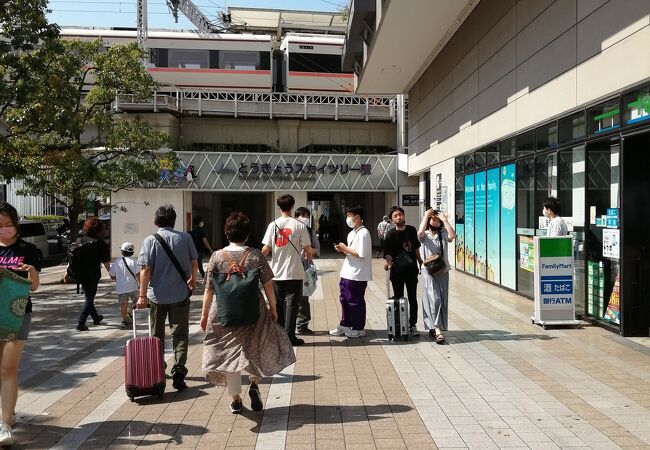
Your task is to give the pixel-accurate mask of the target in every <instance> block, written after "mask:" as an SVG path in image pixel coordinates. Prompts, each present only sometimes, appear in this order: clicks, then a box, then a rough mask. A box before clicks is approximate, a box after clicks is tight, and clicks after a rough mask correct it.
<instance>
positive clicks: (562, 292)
mask: <svg viewBox="0 0 650 450" xmlns="http://www.w3.org/2000/svg"><path fill="white" fill-rule="evenodd" d="M534 246H535V255H536V259H535V314H534V315H533V317H531V320H532V322H533V323H537V324H540V325H542V326H544V328H546V326H547V325H577V326H579V325H580V322H579V321H577V320H575V295H574V289H573V287H574V286H573V270H574V261H573V238H572V237H571V236H563V237H546V236H538V237H535V241H534Z"/></svg>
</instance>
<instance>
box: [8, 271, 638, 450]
mask: <svg viewBox="0 0 650 450" xmlns="http://www.w3.org/2000/svg"><path fill="white" fill-rule="evenodd" d="M342 261H343V260H341V259H321V260H318V261H317V265H318V267H319V269H320V273H321V283H320V284H319V287H318V290H317V292H316V294H315V295H314V297H312V314H313V317H314V320H313V322H312V328H313V329H314V330H315V331H316V333H315V334H314V335H313V337H312V336H309V337H305V340H306V344H305V345H304V346H302V347H299V348H297V349H296V356H297V362H296V364H295V365H294V366H292V367H290V368H288V369H286V370H285V371H284V372H283V373H282V374H279V375H277V376H275V377H273V378H272V379H265V380H264V382H263V384H262V385H261V390H262V397H263V400H264V403H265V407H266V409H265V411H264V413H253V412H251V411H250V410H248V409H245V410H244V413H243V414H241V415H238V416H235V415H232V414H230V412H229V409H228V403H229V397H228V395H227V393H226V392H225V388H223V387H213V386H211V385H209V384H208V383H206V381H205V379H204V378H203V374H202V371H201V367H200V362H201V352H202V346H201V340H202V333H201V332H200V331H199V329H198V324H197V323H198V319H199V315H200V308H201V302H200V300H201V294H202V292H197V293H196V295H195V296H194V297H193V299H192V300H193V306H192V327H191V329H190V333H191V346H190V357H189V361H188V368H189V370H190V373H189V376H188V378H189V380H188V384H189V389H187V390H186V391H183V392H176V391H175V390H173V389H172V388H171V382H169V383H168V389H167V393H166V394H165V396H164V398H163V399H162V400H159V399H158V398H142V399H137V400H136V402H131V401H129V399H128V398H127V397H126V394H125V392H124V385H123V383H124V359H123V356H122V355H123V347H124V343H125V340H126V339H127V338H128V337H129V335H130V332H128V331H126V330H121V329H119V322H120V320H119V307H118V304H117V302H116V300H115V295H114V294H113V293H112V288H113V286H112V285H111V283H110V282H107V281H105V282H102V283H101V284H100V291H99V294H98V299H97V304H98V309H99V310H100V312H101V313H102V314H104V315H105V316H106V323H107V324H106V325H102V326H95V327H91V332H88V333H78V332H76V331H74V325H75V323H76V317H77V314H78V310H79V308H80V306H81V304H82V297H81V296H80V295H77V294H76V293H75V292H74V288H73V287H72V286H64V285H60V284H57V283H56V281H57V280H58V279H59V278H60V276H61V274H62V272H63V267H61V266H59V267H54V268H49V269H46V270H45V271H44V273H43V275H42V280H43V282H44V284H43V285H42V288H41V290H40V291H39V292H38V293H37V294H36V295H35V296H34V323H33V327H32V334H31V335H30V339H29V341H28V344H27V347H26V351H25V353H24V356H23V360H22V366H21V373H20V379H21V392H20V396H19V399H18V406H17V417H18V425H17V427H16V436H17V438H18V439H19V440H20V442H22V443H23V446H24V448H30V449H36V448H60V449H74V448H128V447H136V446H143V447H146V448H150V449H153V448H166V447H184V448H209V449H221V448H250V449H253V448H255V449H280V448H295V449H310V448H324V449H339V448H348V449H355V450H362V449H370V448H389V449H397V448H409V449H430V448H480V449H489V448H506V447H507V448H532V449H553V448H570V447H576V448H587V447H589V448H598V449H604V448H607V449H612V448H650V427H649V426H648V424H650V348H648V347H647V342H646V341H645V340H642V339H638V340H632V339H626V338H622V337H620V336H618V335H615V334H613V333H611V332H609V331H606V330H604V329H601V328H597V327H590V326H587V324H585V326H584V328H583V329H580V330H577V329H566V328H565V329H549V330H543V329H542V328H540V327H538V326H535V325H532V324H531V323H530V315H531V313H532V307H533V304H532V302H531V301H530V300H528V299H524V298H522V297H519V296H517V295H514V294H511V293H508V292H506V291H504V290H502V289H500V288H497V287H493V286H490V285H488V284H486V283H483V282H480V281H478V280H476V279H474V278H471V277H468V276H466V275H463V274H460V273H458V272H452V274H451V282H450V284H451V294H450V328H451V329H450V331H449V332H448V333H447V341H448V344H447V345H444V346H440V345H436V344H435V343H434V342H432V340H431V338H429V337H428V335H427V336H425V335H424V333H423V335H422V337H420V338H419V339H416V340H412V341H410V342H399V343H392V342H389V341H388V340H387V337H386V331H385V310H384V300H385V297H386V294H385V275H384V271H383V261H382V260H378V259H376V260H374V265H373V271H374V272H373V276H374V281H372V282H370V283H369V286H368V291H367V294H366V299H367V302H368V322H367V331H368V333H367V336H366V337H365V338H362V339H355V340H346V339H345V338H332V337H330V336H329V335H328V334H327V330H328V329H331V328H334V327H335V326H336V325H337V323H338V320H339V311H340V305H339V302H338V273H339V270H340V267H341V263H342ZM140 317H142V316H140ZM420 317H421V313H420ZM143 325H144V322H143ZM419 328H420V329H421V330H422V324H421V321H420V324H419ZM168 341H169V339H168ZM167 344H168V346H169V342H167ZM170 356H171V354H169V353H168V354H167V355H166V357H167V358H169V357H170ZM245 394H246V393H245ZM244 406H245V407H247V406H248V396H247V395H245V397H244Z"/></svg>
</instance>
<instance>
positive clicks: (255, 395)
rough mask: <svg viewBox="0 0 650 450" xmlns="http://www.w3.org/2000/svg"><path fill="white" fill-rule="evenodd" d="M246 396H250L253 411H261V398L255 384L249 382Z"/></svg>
mask: <svg viewBox="0 0 650 450" xmlns="http://www.w3.org/2000/svg"><path fill="white" fill-rule="evenodd" d="M248 396H249V397H250V398H251V409H252V410H253V411H261V410H262V409H264V405H263V404H262V398H261V397H260V387H259V386H258V385H257V384H255V383H251V387H250V389H249V390H248Z"/></svg>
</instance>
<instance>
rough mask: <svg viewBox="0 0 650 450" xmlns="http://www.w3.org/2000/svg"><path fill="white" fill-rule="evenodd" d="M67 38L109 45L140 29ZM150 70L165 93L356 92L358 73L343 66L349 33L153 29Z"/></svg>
mask: <svg viewBox="0 0 650 450" xmlns="http://www.w3.org/2000/svg"><path fill="white" fill-rule="evenodd" d="M61 36H62V38H63V39H69V40H72V39H79V40H94V39H98V38H101V39H102V40H103V42H104V45H105V46H107V47H108V46H111V45H114V44H124V43H130V42H135V41H136V30H135V29H120V28H81V27H80V28H62V29H61ZM147 45H148V50H149V58H148V59H149V67H148V70H149V72H150V73H151V75H152V76H153V77H154V79H155V80H156V81H158V82H159V83H160V85H161V89H160V90H161V91H172V90H175V89H210V90H223V91H235V92H287V93H320V94H329V93H331V94H352V91H353V86H354V74H352V73H344V72H342V70H341V55H342V52H343V45H344V37H343V36H340V35H325V34H304V33H286V34H285V35H284V36H283V37H282V39H281V40H277V38H276V37H275V36H271V35H263V34H245V33H241V34H240V33H215V34H210V35H202V34H199V33H196V32H192V31H188V30H178V31H171V30H150V31H149V32H148V40H147Z"/></svg>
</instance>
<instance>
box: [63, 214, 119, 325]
mask: <svg viewBox="0 0 650 450" xmlns="http://www.w3.org/2000/svg"><path fill="white" fill-rule="evenodd" d="M105 231H106V230H105V227H104V224H103V223H102V221H101V220H99V218H98V217H89V218H87V219H86V220H85V221H84V223H83V233H84V235H83V236H82V237H80V238H78V239H77V240H76V241H75V243H74V244H72V245H71V246H70V248H69V249H68V254H69V255H70V265H69V266H68V271H69V272H70V273H71V274H72V275H73V277H74V278H75V279H76V280H77V283H78V285H81V287H82V289H83V292H84V306H83V308H82V309H81V313H80V314H79V320H78V321H77V331H88V326H87V325H86V320H87V319H88V316H90V317H92V319H93V324H94V325H99V324H100V323H101V322H102V320H104V316H103V315H101V314H99V313H98V312H97V309H96V308H95V296H96V295H97V286H98V285H99V280H100V279H101V278H102V269H101V266H102V265H103V266H104V268H105V269H106V271H107V272H108V271H110V265H109V262H110V260H111V256H110V253H109V251H108V245H106V243H105V242H104V241H103V239H102V238H103V237H104V235H105Z"/></svg>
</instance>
